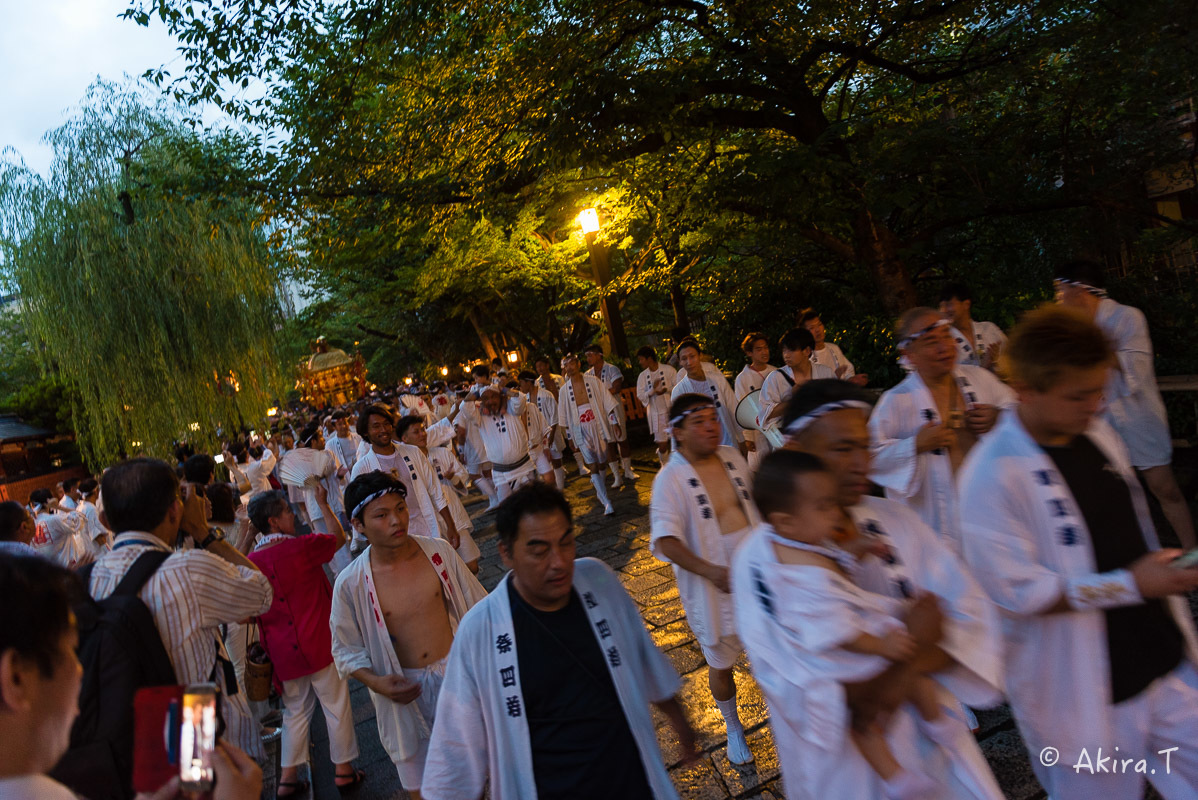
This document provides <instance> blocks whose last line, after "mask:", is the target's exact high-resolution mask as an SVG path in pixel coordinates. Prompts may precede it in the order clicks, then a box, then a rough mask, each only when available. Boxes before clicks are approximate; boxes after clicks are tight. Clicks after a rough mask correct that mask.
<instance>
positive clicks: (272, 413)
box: [266, 406, 279, 417]
mask: <svg viewBox="0 0 1198 800" xmlns="http://www.w3.org/2000/svg"><path fill="white" fill-rule="evenodd" d="M278 413H279V407H278V406H271V407H270V408H268V409H266V416H268V417H273V416H275V415H276V414H278Z"/></svg>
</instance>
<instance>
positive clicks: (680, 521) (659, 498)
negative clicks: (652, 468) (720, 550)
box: [649, 472, 689, 563]
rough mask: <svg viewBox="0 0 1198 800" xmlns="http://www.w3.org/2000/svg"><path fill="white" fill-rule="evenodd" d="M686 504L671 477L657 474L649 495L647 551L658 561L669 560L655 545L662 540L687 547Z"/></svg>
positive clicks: (668, 474) (669, 474)
mask: <svg viewBox="0 0 1198 800" xmlns="http://www.w3.org/2000/svg"><path fill="white" fill-rule="evenodd" d="M686 502H687V499H686V498H685V497H683V496H682V493H681V492H679V491H678V483H677V481H675V480H674V479H673V475H672V474H671V473H669V472H659V473H658V474H657V477H656V478H655V479H654V480H653V490H652V492H651V493H650V495H649V551H650V552H651V553H653V555H654V556H655V557H657V559H658V560H660V561H665V562H666V563H670V559H668V558H666V557H665V556H664V555H662V554H661V552H660V551H659V550H658V549H657V543H658V542H659V541H661V540H662V539H665V538H668V537H673V538H675V539H677V540H678V541H679V542H681V543H682V544H684V545H687V546H688V547H689V545H688V543H687V538H686V530H687V514H686V510H685V509H686V508H687V506H686Z"/></svg>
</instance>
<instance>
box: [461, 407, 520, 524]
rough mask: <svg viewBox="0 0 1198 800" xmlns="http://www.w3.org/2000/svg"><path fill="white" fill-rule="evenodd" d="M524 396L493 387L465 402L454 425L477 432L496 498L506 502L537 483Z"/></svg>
mask: <svg viewBox="0 0 1198 800" xmlns="http://www.w3.org/2000/svg"><path fill="white" fill-rule="evenodd" d="M525 405H526V403H525V402H524V395H522V394H520V393H519V392H516V391H511V390H509V389H507V388H505V387H499V388H494V387H491V388H489V389H487V390H486V391H484V392H481V393H479V394H471V395H470V396H469V397H467V398H465V399H464V400H463V401H462V407H461V410H460V411H459V412H458V417H457V419H456V420H454V423H455V424H456V425H458V426H459V427H462V426H468V427H469V428H473V429H474V430H477V431H478V435H479V438H480V439H481V440H482V443H483V450H484V452H485V454H486V459H487V461H488V462H489V463H490V464H491V477H492V480H493V481H494V483H495V490H496V497H497V499H498V500H499V502H501V503H502V502H503V501H504V499H506V498H507V496H508V495H509V494H511V493H512V492H514V491H515V490H516V489H517V488H518V487H520V486H522V485H524V484H525V483H528V482H529V481H531V480H535V479H536V475H537V473H536V466H537V465H536V462H535V461H533V459H532V458H530V457H529V446H528V439H529V437H528V425H527V423H526V422H525V420H524V406H525Z"/></svg>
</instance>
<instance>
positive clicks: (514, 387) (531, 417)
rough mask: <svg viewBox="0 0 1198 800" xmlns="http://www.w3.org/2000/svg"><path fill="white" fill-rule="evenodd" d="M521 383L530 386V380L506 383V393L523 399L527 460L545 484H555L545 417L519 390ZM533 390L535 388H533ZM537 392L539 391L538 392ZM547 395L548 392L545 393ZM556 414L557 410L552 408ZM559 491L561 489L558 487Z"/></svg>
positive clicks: (548, 432) (548, 430)
mask: <svg viewBox="0 0 1198 800" xmlns="http://www.w3.org/2000/svg"><path fill="white" fill-rule="evenodd" d="M519 374H520V375H531V374H532V373H524V372H521V373H519ZM521 383H528V384H529V385H532V380H531V379H529V380H527V381H508V387H507V388H508V391H511V392H517V393H518V394H519V395H520V396H521V397H522V398H524V414H523V418H524V428H525V430H526V431H528V458H529V459H530V460H531V461H532V463H533V465H534V467H535V469H536V473H537V477H539V478H540V479H541V480H543V481H545V482H546V483H552V484H556V483H557V480H556V477H555V476H554V474H553V465H552V464H551V462H550V461H549V447H548V437H549V434H550V430H551V428H550V426H549V425H548V424H547V423H546V421H545V415H544V414H542V413H541V409H540V408H539V407H537V405H535V404H534V403H533V401H532V400H531V399H530V398H529V396H528V394H527V393H526V392H525V391H524V390H523V389H521V388H520V384H521ZM533 388H536V387H535V386H534V387H533ZM538 391H539V390H538ZM545 394H546V395H548V392H546V393H545ZM554 411H555V412H556V411H557V409H556V408H554ZM558 488H559V489H560V488H561V487H558Z"/></svg>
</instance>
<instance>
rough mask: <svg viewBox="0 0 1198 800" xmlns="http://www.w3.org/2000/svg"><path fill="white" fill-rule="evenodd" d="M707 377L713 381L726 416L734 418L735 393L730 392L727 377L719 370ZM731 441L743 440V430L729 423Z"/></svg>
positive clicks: (730, 388) (738, 441) (739, 441)
mask: <svg viewBox="0 0 1198 800" xmlns="http://www.w3.org/2000/svg"><path fill="white" fill-rule="evenodd" d="M708 377H709V378H710V379H711V380H713V381H715V388H716V392H717V393H718V394H719V396H720V402H721V403H722V404H723V405H724V406H725V407H726V408H727V409H728V416H730V417H732V418H733V419H735V417H736V395H735V394H733V393H732V387H731V386H729V385H728V379H727V378H725V377H724V374H723V373H722V372H720V371H719V370H716V371H715V372H714V373H710V374H709V375H708ZM731 428H732V441H734V442H736V443H738V444H739V443H741V442H743V441H744V440H745V430H744V428H742V427H741V426H739V425H737V424H735V423H734V424H733V425H731Z"/></svg>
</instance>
